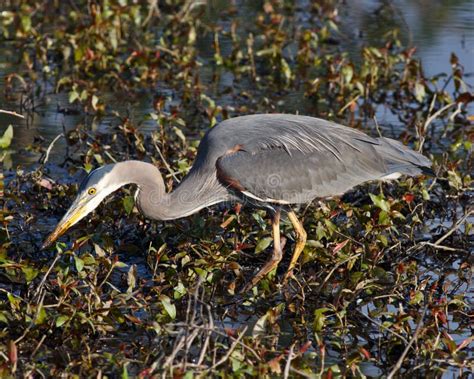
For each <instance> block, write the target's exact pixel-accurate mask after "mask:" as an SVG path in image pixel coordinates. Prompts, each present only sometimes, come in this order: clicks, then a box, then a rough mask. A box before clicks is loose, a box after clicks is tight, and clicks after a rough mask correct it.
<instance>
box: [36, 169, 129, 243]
mask: <svg viewBox="0 0 474 379" xmlns="http://www.w3.org/2000/svg"><path fill="white" fill-rule="evenodd" d="M115 166H116V165H113V164H112V165H107V166H103V167H100V168H98V169H96V170H94V171H92V172H91V173H90V174H89V175H88V176H87V178H85V179H84V181H83V182H82V184H81V185H80V187H79V192H78V194H77V197H76V199H75V200H74V202H73V203H72V205H71V206H70V207H69V210H68V211H67V212H66V214H65V215H64V217H63V218H62V219H61V221H59V224H58V225H57V226H56V229H55V230H54V231H53V232H52V233H51V234H50V235H49V236H48V238H46V240H45V241H44V243H43V249H44V248H47V247H48V246H50V245H51V244H52V243H53V242H54V241H56V239H58V238H59V237H60V236H61V235H62V234H64V233H65V232H66V231H67V230H68V229H69V228H70V227H71V226H73V225H74V224H76V223H77V222H79V221H80V220H82V219H83V218H84V217H86V216H87V215H88V214H89V213H91V212H92V211H93V210H94V209H96V208H97V207H98V206H99V204H100V203H101V202H102V200H104V199H105V198H106V197H107V196H108V195H110V194H111V193H112V192H114V191H116V190H117V189H119V188H120V187H122V186H123V185H125V184H127V182H126V181H125V180H124V178H123V177H122V175H119V172H118V170H116V167H115Z"/></svg>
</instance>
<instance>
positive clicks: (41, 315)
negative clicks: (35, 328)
mask: <svg viewBox="0 0 474 379" xmlns="http://www.w3.org/2000/svg"><path fill="white" fill-rule="evenodd" d="M47 317H48V314H47V313H46V310H45V309H44V307H41V308H40V310H39V312H38V316H37V317H36V320H35V325H41V324H43V323H44V322H45V320H46V318H47ZM56 322H57V320H56Z"/></svg>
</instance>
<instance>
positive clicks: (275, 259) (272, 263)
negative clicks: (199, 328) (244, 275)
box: [240, 252, 281, 294]
mask: <svg viewBox="0 0 474 379" xmlns="http://www.w3.org/2000/svg"><path fill="white" fill-rule="evenodd" d="M280 261H281V252H280V254H278V255H277V256H275V255H274V256H272V258H271V259H270V260H269V261H268V262H267V263H265V266H263V267H262V269H261V270H260V271H259V272H257V274H256V275H255V276H254V277H253V278H252V280H251V281H250V282H248V283H247V284H246V285H245V286H244V288H242V290H241V291H240V293H241V294H243V293H245V292H248V291H250V290H251V289H252V288H253V287H255V286H256V285H257V284H258V282H259V281H260V280H262V279H263V278H264V277H265V276H266V275H267V274H268V273H269V272H270V271H272V270H274V269H275V268H277V266H278V263H280Z"/></svg>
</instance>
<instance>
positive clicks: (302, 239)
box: [283, 211, 307, 283]
mask: <svg viewBox="0 0 474 379" xmlns="http://www.w3.org/2000/svg"><path fill="white" fill-rule="evenodd" d="M288 218H289V219H290V221H291V223H292V224H293V228H294V229H295V233H296V246H295V250H294V251H293V256H292V257H291V261H290V266H289V267H288V271H287V272H286V274H285V277H284V278H283V282H284V283H285V282H286V281H287V280H288V278H289V277H290V276H291V275H292V274H293V269H294V268H295V266H296V262H298V258H299V257H300V254H301V252H302V251H303V249H304V246H305V245H306V236H307V235H306V230H304V227H303V224H302V223H301V221H300V220H298V217H296V214H295V212H293V211H290V212H288Z"/></svg>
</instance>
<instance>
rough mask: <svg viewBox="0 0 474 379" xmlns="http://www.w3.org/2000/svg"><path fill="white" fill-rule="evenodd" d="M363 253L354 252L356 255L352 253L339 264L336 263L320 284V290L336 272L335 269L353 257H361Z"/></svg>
mask: <svg viewBox="0 0 474 379" xmlns="http://www.w3.org/2000/svg"><path fill="white" fill-rule="evenodd" d="M360 255H361V253H357V254H354V255H351V256H350V257H348V258H346V259H344V260H343V261H342V262H339V263H338V264H337V265H335V266H334V267H333V268H332V270H331V271H329V273H328V274H327V275H326V277H325V278H324V280H323V282H322V283H321V285H320V286H319V291H321V290H322V289H323V287H324V285H325V284H326V283H327V282H328V280H329V278H330V277H331V276H332V274H334V271H336V270H337V269H338V268H339V267H341V266H342V265H343V264H345V263H347V262H349V261H351V260H352V259H354V258H357V257H360Z"/></svg>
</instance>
